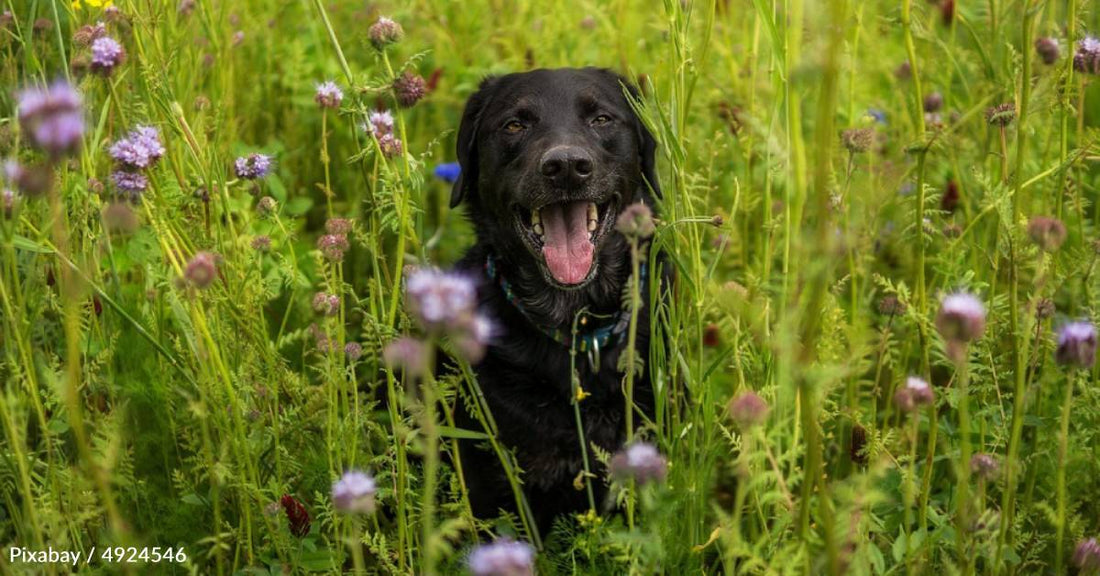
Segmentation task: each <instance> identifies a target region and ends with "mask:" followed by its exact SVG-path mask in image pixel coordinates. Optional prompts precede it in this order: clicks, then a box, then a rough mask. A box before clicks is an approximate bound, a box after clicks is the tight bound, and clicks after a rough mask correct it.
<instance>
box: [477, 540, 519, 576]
mask: <svg viewBox="0 0 1100 576" xmlns="http://www.w3.org/2000/svg"><path fill="white" fill-rule="evenodd" d="M466 565H467V566H468V567H469V568H470V573H471V574H473V576H534V575H535V549H534V548H532V547H531V545H529V544H527V543H526V542H517V541H515V540H510V539H507V538H504V539H501V540H497V541H496V542H493V543H492V544H484V545H482V546H478V547H477V548H475V549H474V551H473V552H471V553H470V557H469V558H467V560H466Z"/></svg>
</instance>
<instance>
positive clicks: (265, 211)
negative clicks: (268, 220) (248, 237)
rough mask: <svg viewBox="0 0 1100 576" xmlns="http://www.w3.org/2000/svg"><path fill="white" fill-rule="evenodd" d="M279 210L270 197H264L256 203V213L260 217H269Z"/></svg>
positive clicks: (275, 202)
mask: <svg viewBox="0 0 1100 576" xmlns="http://www.w3.org/2000/svg"><path fill="white" fill-rule="evenodd" d="M278 208H279V203H278V202H277V201H276V200H275V199H274V198H272V197H271V196H264V197H263V198H260V201H259V202H257V203H256V212H258V213H259V214H260V216H270V215H271V214H274V213H275V211H276V210H277V209H278Z"/></svg>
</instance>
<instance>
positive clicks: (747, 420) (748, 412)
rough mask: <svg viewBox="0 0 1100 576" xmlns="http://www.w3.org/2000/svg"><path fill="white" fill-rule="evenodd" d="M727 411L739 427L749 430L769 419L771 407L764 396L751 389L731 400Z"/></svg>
mask: <svg viewBox="0 0 1100 576" xmlns="http://www.w3.org/2000/svg"><path fill="white" fill-rule="evenodd" d="M726 411H727V412H729V415H730V419H731V420H733V422H734V423H735V424H737V427H738V428H740V429H741V430H748V429H750V428H753V427H755V426H759V425H761V424H763V423H764V422H766V421H767V420H768V411H769V408H768V403H767V402H765V401H764V399H763V398H761V397H760V396H759V395H757V394H756V392H753V391H751V390H750V391H748V392H743V393H741V394H740V395H739V396H737V397H736V398H734V399H733V400H731V401H730V403H729V406H727V407H726Z"/></svg>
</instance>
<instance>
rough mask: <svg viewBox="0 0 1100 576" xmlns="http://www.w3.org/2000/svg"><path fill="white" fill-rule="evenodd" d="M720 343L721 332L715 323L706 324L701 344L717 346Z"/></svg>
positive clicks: (711, 346) (709, 346) (708, 346)
mask: <svg viewBox="0 0 1100 576" xmlns="http://www.w3.org/2000/svg"><path fill="white" fill-rule="evenodd" d="M721 343H722V332H721V330H720V329H719V328H718V325H717V324H707V326H706V328H704V329H703V346H705V347H707V348H717V347H718V345H719V344H721Z"/></svg>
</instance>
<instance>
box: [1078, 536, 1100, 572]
mask: <svg viewBox="0 0 1100 576" xmlns="http://www.w3.org/2000/svg"><path fill="white" fill-rule="evenodd" d="M1073 564H1074V565H1075V566H1077V567H1078V568H1080V569H1081V571H1082V572H1083V573H1086V574H1087V573H1088V572H1090V571H1091V572H1096V571H1100V542H1097V541H1096V538H1089V539H1088V540H1082V541H1080V542H1078V543H1077V549H1076V550H1074V551H1073Z"/></svg>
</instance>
